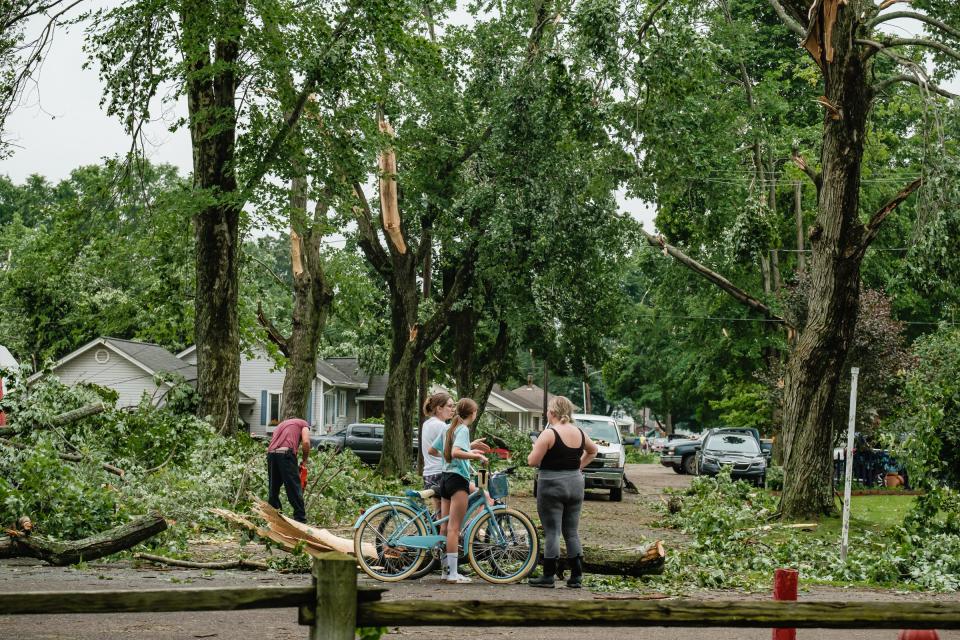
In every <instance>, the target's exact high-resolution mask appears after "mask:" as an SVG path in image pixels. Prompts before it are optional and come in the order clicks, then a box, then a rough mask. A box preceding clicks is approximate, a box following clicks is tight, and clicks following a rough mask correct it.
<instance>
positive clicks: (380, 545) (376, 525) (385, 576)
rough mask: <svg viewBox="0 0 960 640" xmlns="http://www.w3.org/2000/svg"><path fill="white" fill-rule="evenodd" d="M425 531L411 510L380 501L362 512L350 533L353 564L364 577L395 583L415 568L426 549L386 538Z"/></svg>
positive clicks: (418, 565)
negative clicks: (356, 524)
mask: <svg viewBox="0 0 960 640" xmlns="http://www.w3.org/2000/svg"><path fill="white" fill-rule="evenodd" d="M426 534H427V530H426V527H425V526H424V524H423V521H422V520H421V519H420V518H419V517H418V516H417V514H416V513H415V512H414V511H413V509H411V508H409V507H406V506H404V505H402V504H384V505H381V506H379V507H375V508H374V509H371V510H370V511H368V512H367V513H366V514H365V515H364V517H363V521H361V522H360V525H359V526H358V527H357V529H356V531H354V532H353V551H354V554H356V556H357V563H358V564H359V565H360V568H361V569H363V571H364V573H366V574H367V575H368V576H370V577H371V578H375V579H377V580H383V581H384V582H397V581H399V580H403V579H405V578H407V577H408V576H409V575H410V574H411V573H413V572H414V571H416V570H417V568H418V567H420V566H421V563H422V562H423V558H424V556H425V555H426V554H427V552H426V551H425V550H423V549H414V548H412V547H402V546H391V545H390V544H389V542H388V541H389V539H390V538H391V537H395V536H401V535H404V536H423V535H426Z"/></svg>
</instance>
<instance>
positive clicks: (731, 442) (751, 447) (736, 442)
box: [706, 435, 760, 453]
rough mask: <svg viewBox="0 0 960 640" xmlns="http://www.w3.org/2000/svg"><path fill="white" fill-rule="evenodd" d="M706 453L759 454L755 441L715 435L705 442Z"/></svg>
mask: <svg viewBox="0 0 960 640" xmlns="http://www.w3.org/2000/svg"><path fill="white" fill-rule="evenodd" d="M706 450H707V451H715V452H724V453H760V447H759V445H757V441H756V440H754V439H753V438H751V437H750V436H734V435H716V436H713V437H711V438H710V440H709V441H708V442H707V449H706Z"/></svg>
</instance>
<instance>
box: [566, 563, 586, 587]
mask: <svg viewBox="0 0 960 640" xmlns="http://www.w3.org/2000/svg"><path fill="white" fill-rule="evenodd" d="M567 566H568V567H570V577H569V578H567V586H568V587H570V588H571V589H579V588H580V587H581V586H583V556H576V557H573V558H567Z"/></svg>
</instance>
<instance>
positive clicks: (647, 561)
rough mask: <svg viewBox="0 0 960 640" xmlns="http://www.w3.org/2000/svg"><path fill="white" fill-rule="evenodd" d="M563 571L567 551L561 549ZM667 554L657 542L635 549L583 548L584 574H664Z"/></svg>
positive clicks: (639, 575)
mask: <svg viewBox="0 0 960 640" xmlns="http://www.w3.org/2000/svg"><path fill="white" fill-rule="evenodd" d="M560 555H561V561H560V566H561V569H562V568H564V567H563V565H564V564H565V561H564V558H565V557H566V550H564V549H561V554H560ZM666 557H667V552H666V550H665V549H664V547H663V542H662V541H660V540H657V541H655V542H651V543H650V544H648V545H646V546H643V547H638V548H633V549H605V548H603V547H593V546H584V547H583V571H584V573H597V574H601V575H606V576H626V577H631V578H639V577H641V576H649V575H659V574H661V573H663V567H664V563H665V561H666Z"/></svg>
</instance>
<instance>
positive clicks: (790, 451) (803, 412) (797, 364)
mask: <svg viewBox="0 0 960 640" xmlns="http://www.w3.org/2000/svg"><path fill="white" fill-rule="evenodd" d="M854 20H855V16H854V8H853V7H849V8H848V7H845V6H841V7H840V8H839V14H838V18H837V22H836V24H835V25H834V31H833V46H834V49H835V58H834V62H833V63H830V62H828V61H827V60H826V59H824V62H823V64H824V73H823V75H824V79H825V85H826V87H825V88H826V91H825V95H826V98H827V99H828V100H829V101H830V103H831V104H832V105H833V106H835V107H836V108H837V110H838V112H839V114H838V117H834V116H833V115H831V111H830V110H829V109H828V113H827V115H826V116H825V124H824V134H823V149H822V152H821V164H822V167H823V186H822V188H821V190H820V195H819V199H820V201H819V206H818V213H817V220H816V224H815V226H814V228H813V233H812V234H811V245H812V249H813V255H812V256H811V258H810V262H809V265H808V266H809V269H810V277H811V283H810V297H809V301H808V309H807V316H808V319H807V323H806V326H805V327H804V329H803V331H802V333H801V334H800V337H799V340H798V342H797V344H796V347H795V348H794V350H793V352H792V353H791V355H790V358H789V360H788V361H787V370H786V376H785V378H784V407H783V409H784V432H783V436H784V438H783V441H784V446H785V449H784V487H783V498H782V502H781V509H782V511H783V516H784V518H799V517H804V516H808V515H818V514H828V513H831V512H832V511H833V461H832V455H831V454H832V451H833V432H834V425H833V422H832V415H833V403H834V401H835V396H836V389H837V386H838V384H839V382H840V377H841V374H842V367H843V363H844V361H845V359H846V355H847V350H848V348H849V345H850V341H851V338H852V336H853V330H854V326H855V325H856V322H857V312H858V305H859V297H860V260H861V258H862V252H860V251H858V247H859V244H860V241H861V238H862V235H863V234H862V230H863V226H862V225H861V224H860V222H859V220H858V212H859V206H860V166H861V161H862V159H863V142H864V137H865V131H866V124H867V114H868V111H869V108H870V102H871V100H872V97H873V96H872V91H871V88H870V86H869V85H868V84H867V82H868V78H869V70H868V69H866V68H865V63H864V61H863V59H862V58H861V56H860V52H859V50H858V49H857V48H856V47H853V46H852V41H853V39H854V33H855V27H856V25H855V22H854Z"/></svg>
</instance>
